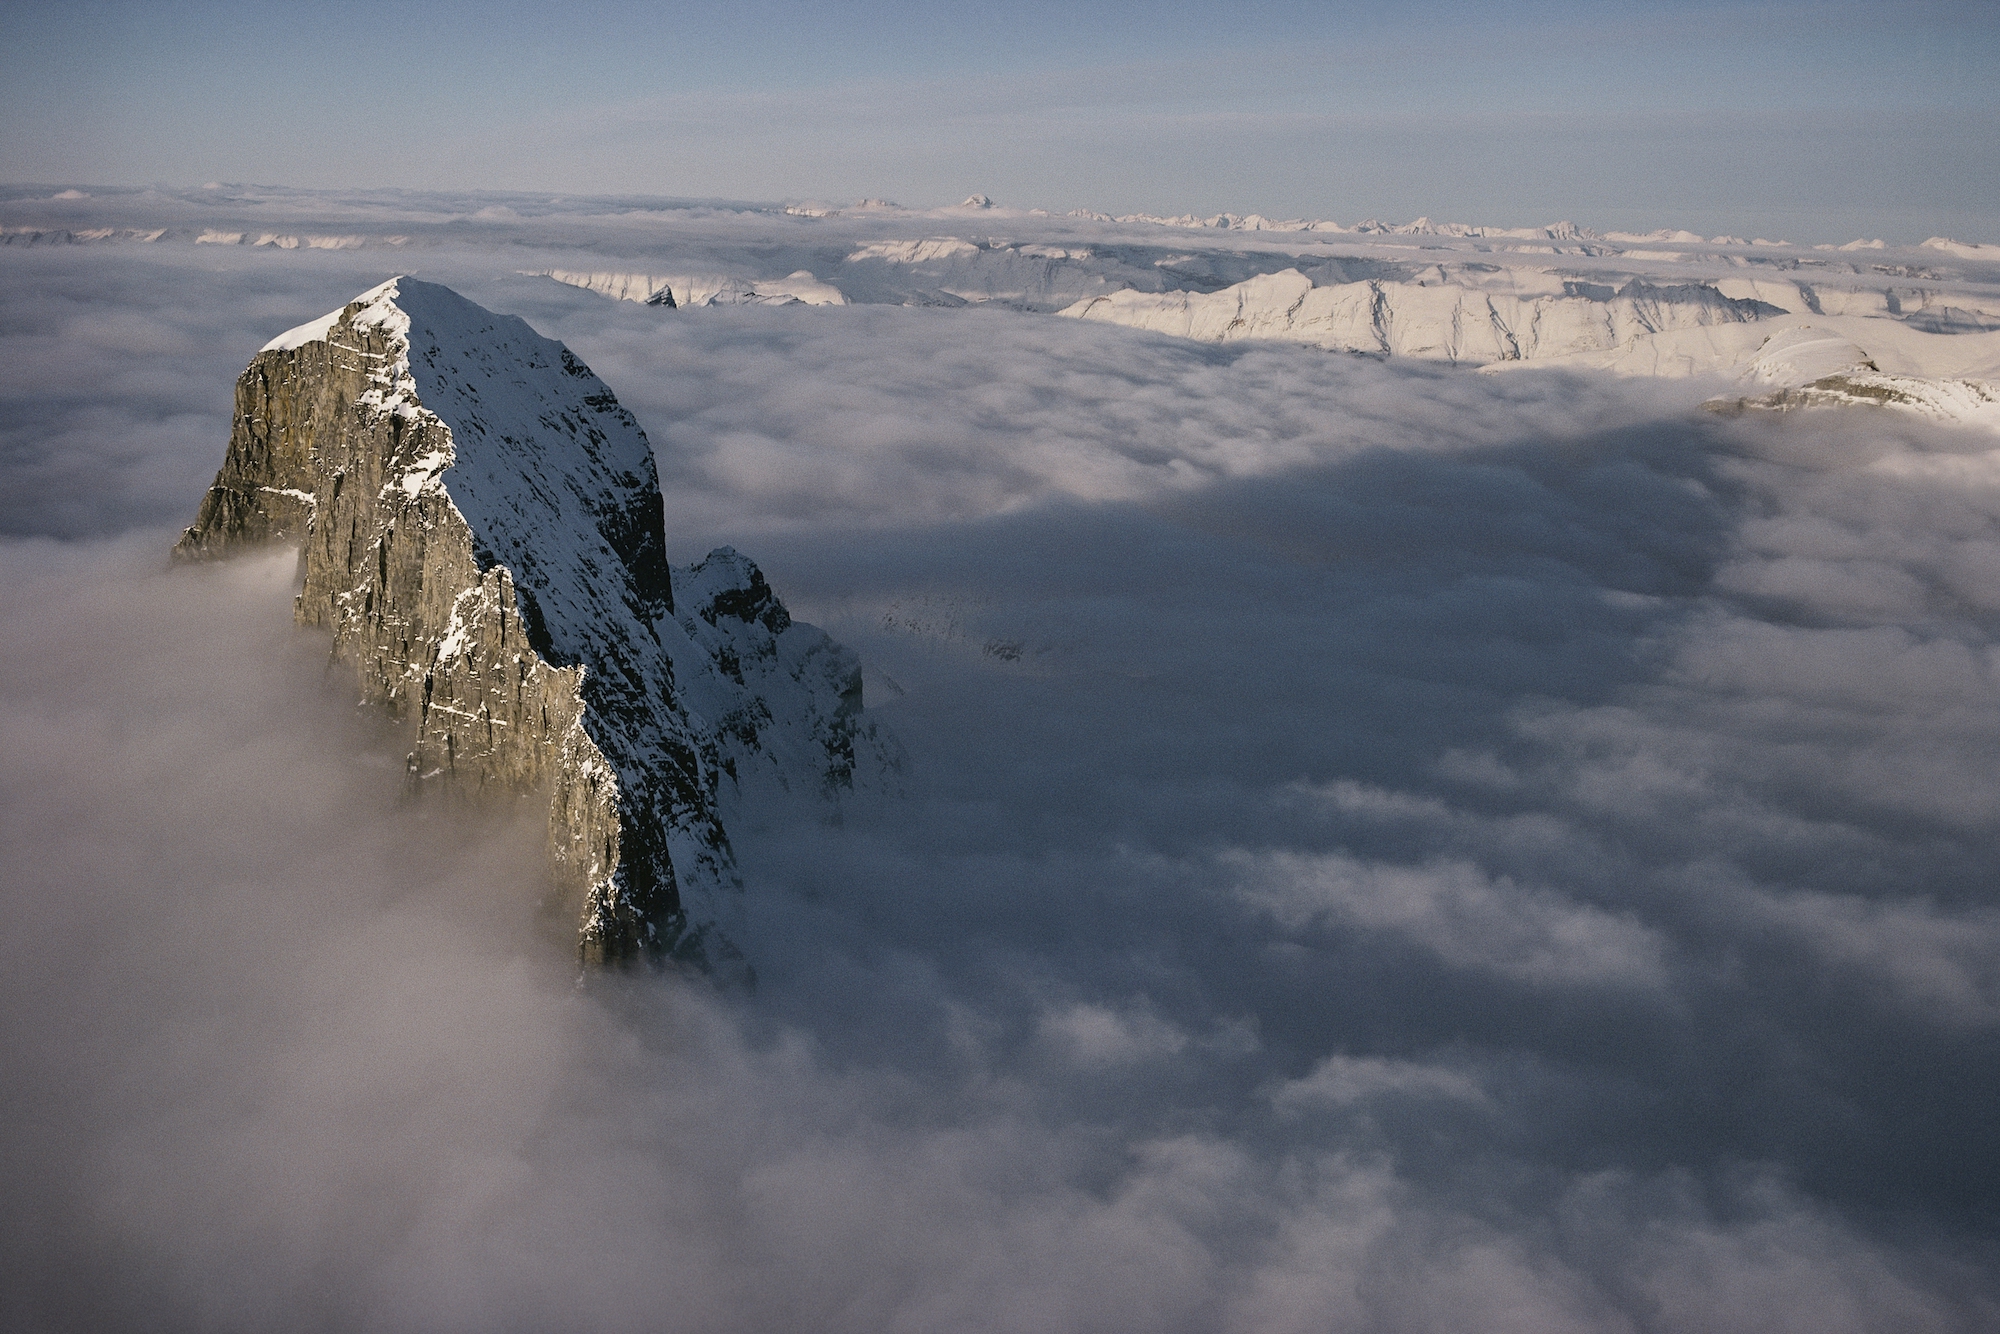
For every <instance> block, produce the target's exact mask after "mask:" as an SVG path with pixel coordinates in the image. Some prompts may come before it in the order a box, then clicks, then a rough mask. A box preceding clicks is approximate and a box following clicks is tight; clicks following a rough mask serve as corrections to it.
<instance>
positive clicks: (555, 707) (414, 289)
mask: <svg viewBox="0 0 2000 1334" xmlns="http://www.w3.org/2000/svg"><path fill="white" fill-rule="evenodd" d="M277 542H283V543H296V544H298V546H299V548H300V552H301V563H302V566H303V586H302V588H301V591H300V593H299V595H298V600H297V619H298V621H299V623H300V624H301V625H308V626H316V627H321V628H324V629H326V630H328V631H331V633H332V636H333V654H334V658H335V660H336V661H338V662H341V663H344V664H346V665H347V666H348V667H349V668H350V669H351V670H352V671H353V672H354V673H355V675H356V677H357V678H358V681H359V684H360V693H361V697H362V699H363V700H364V701H366V702H371V703H374V704H377V705H380V706H382V707H384V708H385V709H387V710H388V711H389V712H390V713H391V714H392V715H393V716H394V717H396V718H398V719H399V720H401V721H402V722H403V723H404V724H405V725H406V726H407V727H408V729H409V735H410V746H411V749H410V753H409V761H408V762H409V769H410V775H411V780H412V782H413V783H415V784H417V785H418V786H420V787H428V788H440V789H445V790H449V791H454V792H461V793H467V794H474V795H476V794H482V793H494V792H501V793H530V792H533V793H545V794H546V795H547V798H548V802H549V811H548V820H549V823H548V828H549V854H550V861H551V865H552V870H553V885H554V898H555V902H556V905H557V907H558V910H559V911H561V912H563V913H564V914H565V915H573V916H574V919H575V921H576V923H577V938H578V945H579V950H580V952H581V955H582V957H583V958H584V959H585V960H586V961H587V962H596V963H615V962H622V961H628V960H634V959H642V958H660V957H673V958H680V959H685V960H690V961H694V962H699V963H704V964H708V965H715V964H718V963H722V962H724V961H726V960H729V959H733V958H735V957H737V956H736V952H735V948H734V946H733V945H731V944H730V943H729V942H728V940H727V937H726V934H725V933H724V932H723V931H722V929H721V928H720V926H719V925H718V924H719V923H720V922H721V921H722V920H723V919H724V918H726V917H727V916H728V915H729V900H730V899H731V898H732V897H733V894H734V891H735V890H736V889H737V888H738V887H739V884H740V882H739V881H738V879H737V876H736V872H735V869H734V858H733V855H732V853H731V850H730V846H729V840H728V836H727V834H726V832H725V830H724V828H723V822H722V814H721V804H722V800H723V797H724V794H725V790H726V788H728V789H740V788H741V787H742V786H744V785H753V786H754V785H759V784H761V785H763V786H766V787H777V788H784V789H789V790H800V789H803V790H807V791H811V792H815V793H823V794H834V793H837V792H838V791H840V790H841V789H844V788H849V787H851V786H853V784H854V783H855V780H856V777H857V773H860V774H862V775H863V776H864V778H866V777H873V776H877V775H879V774H881V773H882V772H884V767H885V766H890V765H892V764H893V762H894V761H893V757H892V756H891V754H890V750H889V743H888V742H887V740H886V739H885V738H883V737H881V736H880V735H878V734H877V732H876V730H875V729H874V727H873V726H872V725H871V724H869V723H867V722H866V721H865V720H864V718H863V716H862V699H861V673H860V666H859V663H858V662H857V661H856V660H855V659H854V657H853V655H852V654H850V653H848V652H847V651H846V650H845V649H843V648H841V647H840V646H839V645H837V644H835V643H834V642H833V641H832V640H830V639H828V638H827V636H825V635H824V634H822V633H820V632H819V631H818V630H816V629H814V628H813V627H811V626H808V625H804V624H802V623H799V622H796V621H793V620H792V619H791V617H790V615H789V614H788V613H787V612H786V610H785V608H784V606H783V604H782V603H781V602H779V600H778V599H777V597H776V595H775V594H773V593H772V591H771V589H770V587H769V585H768V584H767V583H766V581H765V579H764V576H763V574H762V573H761V572H760V571H759V570H758V569H757V567H756V566H755V565H754V564H752V563H751V562H750V561H749V560H748V559H746V558H744V557H743V556H741V555H739V554H738V553H736V552H735V551H733V550H731V549H729V548H722V549H720V550H717V551H715V552H713V553H711V554H710V556H709V557H708V558H707V559H706V560H704V561H702V562H701V563H700V564H698V565H696V566H694V567H692V568H691V569H684V570H676V569H674V568H672V567H671V566H670V565H669V563H668V561H667V555H666V533H665V521H664V517H663V506H662V504H661V497H660V491H659V480H658V473H657V471H656V469H655V466H654V462H653V454H652V449H651V446H650V445H649V444H648V443H647V440H646V437H645V434H644V433H643V432H642V431H641V430H640V429H639V425H638V423H637V422H636V421H634V420H633V418H632V416H631V414H630V413H628V412H626V411H625V409H624V408H622V407H621V406H619V404H618V401H617V399H616V398H615V397H614V396H613V395H612V393H611V391H610V390H609V389H608V388H607V387H606V386H605V385H604V383H603V382H602V381H601V380H599V379H598V378H597V376H596V375H594V374H592V372H591V371H590V369H589V367H587V366H585V365H584V364H583V363H582V362H581V361H579V360H578V359H577V358H576V357H575V356H573V355H572V354H571V353H570V352H569V350H568V349H566V348H564V347H563V346H562V345H561V344H560V343H557V342H554V341H552V340H550V339H546V338H543V337H542V336H541V335H539V334H537V333H536V332H535V331H534V330H533V329H531V328H529V327H528V325H527V324H526V323H525V322H524V321H522V320H520V319H518V318H516V317H513V316H508V315H496V314H494V313H492V312H491V311H488V310H485V309H483V308H481V307H479V306H477V305H474V304H473V303H472V302H470V301H467V300H466V299H465V298H463V297H461V296H459V295H458V294H457V293H456V292H453V291H451V290H450V289H449V288H445V287H441V286H438V285H436V284H433V283H426V282H419V281H417V280H415V279H411V278H407V277H404V278H395V279H391V280H390V281H389V282H387V283H384V284H382V285H381V286H380V287H377V288H375V289H373V290H372V291H369V292H365V293H363V294H362V295H361V296H359V297H357V298H356V299H355V300H354V301H352V302H349V303H348V304H347V305H346V306H344V307H342V308H341V309H340V310H337V311H334V312H333V313H331V314H329V315H327V316H324V317H323V318H321V319H318V320H315V321H313V322H311V323H309V324H305V325H301V326H300V327H298V328H296V329H293V330H291V331H289V332H287V333H285V334H283V335H281V336H279V337H278V338H276V339H274V340H273V341H272V342H271V343H270V344H268V345H267V346H266V347H265V348H264V349H263V350H262V351H260V352H259V353H258V354H257V356H256V357H255V358H254V359H253V360H252V361H251V363H250V365H249V368H248V369H246V370H245V371H244V373H243V375H242V377H241V378H240V379H239V380H238V382H237V385H236V405H235V420H234V424H233V426H232V429H231V432H230V439H229V447H228V452H227V455H226V457H225V460H224V463H223V466H222V469H221V471H220V473H219V474H218V475H217V477H216V479H215V484H214V485H213V486H212V487H210V488H209V491H208V493H207V495H206V496H204V497H203V499H202V502H201V508H200V511H199V513H198V514H197V516H196V518H195V521H194V523H193V525H192V526H190V527H189V528H188V529H187V530H186V532H185V533H184V534H183V535H182V537H181V539H180V541H179V543H178V544H177V546H176V548H175V551H176V554H177V555H180V556H182V557H185V558H196V559H199V558H205V557H213V556H219V555H224V554H228V553H231V552H234V551H237V550H239V549H242V548H245V547H249V546H257V545H264V544H269V543H277Z"/></svg>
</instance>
